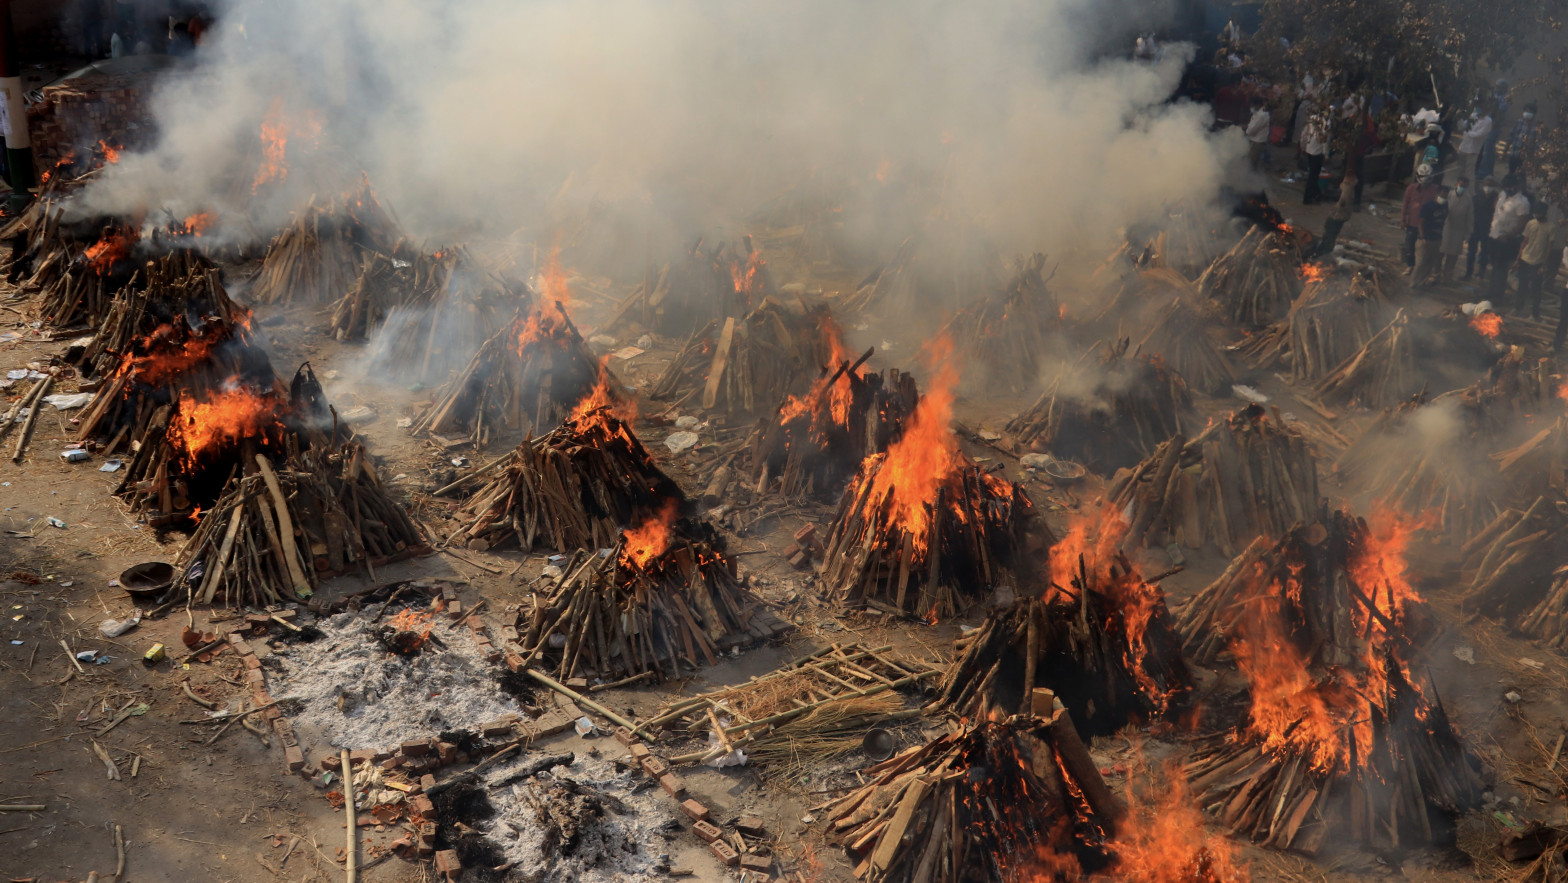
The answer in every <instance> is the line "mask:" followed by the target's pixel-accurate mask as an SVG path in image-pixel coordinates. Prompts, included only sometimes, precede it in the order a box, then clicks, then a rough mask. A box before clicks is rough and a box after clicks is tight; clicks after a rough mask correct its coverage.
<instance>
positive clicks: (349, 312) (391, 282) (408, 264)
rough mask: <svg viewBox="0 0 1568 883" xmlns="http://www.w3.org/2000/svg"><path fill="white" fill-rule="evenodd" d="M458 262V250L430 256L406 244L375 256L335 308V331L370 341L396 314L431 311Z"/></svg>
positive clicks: (336, 335)
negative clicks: (430, 308) (423, 310)
mask: <svg viewBox="0 0 1568 883" xmlns="http://www.w3.org/2000/svg"><path fill="white" fill-rule="evenodd" d="M457 260H458V251H457V249H448V250H446V251H440V252H436V253H435V254H433V255H427V254H425V253H423V252H421V251H419V250H418V249H415V248H413V247H411V246H409V245H408V244H407V243H402V242H400V243H398V244H396V245H394V246H393V247H392V249H391V251H390V252H389V253H387V254H382V253H381V252H371V253H369V255H368V256H367V257H366V259H365V261H364V265H363V266H362V267H361V268H360V271H359V278H358V279H356V280H354V284H353V286H352V287H350V288H349V289H348V291H347V292H346V293H345V294H344V295H343V296H342V297H341V298H339V299H338V302H337V304H336V305H334V306H333V308H332V320H331V325H330V326H329V333H330V334H331V335H332V336H333V337H334V338H336V339H338V340H364V339H365V338H367V337H369V336H370V334H371V333H373V332H374V331H375V329H377V328H379V327H380V326H381V323H382V322H383V321H385V320H386V318H387V315H388V314H389V313H391V312H392V311H393V310H396V309H399V308H402V309H421V308H428V307H429V306H430V305H432V304H433V303H435V302H436V300H437V299H438V298H440V297H441V295H442V294H443V293H445V292H446V290H447V286H448V285H449V284H450V280H451V276H452V273H453V270H454V268H455V266H456V264H457Z"/></svg>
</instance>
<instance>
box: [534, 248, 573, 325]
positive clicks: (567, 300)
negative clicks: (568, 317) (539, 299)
mask: <svg viewBox="0 0 1568 883" xmlns="http://www.w3.org/2000/svg"><path fill="white" fill-rule="evenodd" d="M539 289H540V291H541V292H542V293H543V299H544V302H545V303H547V304H556V305H558V306H559V307H560V309H561V312H562V314H567V313H568V312H569V311H568V309H567V308H568V307H570V306H571V304H572V289H571V286H569V285H567V284H566V271H565V270H564V269H562V268H561V244H560V243H556V244H555V246H554V247H552V248H551V249H550V259H549V260H548V261H546V262H545V265H544V269H543V270H540V271H539Z"/></svg>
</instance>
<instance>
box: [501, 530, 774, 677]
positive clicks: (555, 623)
mask: <svg viewBox="0 0 1568 883" xmlns="http://www.w3.org/2000/svg"><path fill="white" fill-rule="evenodd" d="M675 514H676V513H675V511H674V510H673V508H669V509H666V510H665V511H663V512H660V513H657V514H655V515H653V516H651V517H649V518H648V519H647V520H646V521H644V522H643V523H642V524H640V525H638V526H637V527H634V528H631V529H629V530H627V531H626V533H625V535H624V536H623V537H622V539H621V541H620V542H619V543H617V544H616V546H615V548H614V550H613V551H612V552H611V553H610V554H608V555H601V554H600V553H599V552H597V551H579V552H576V553H574V554H573V556H572V558H571V560H570V561H569V562H568V563H567V564H566V565H565V567H563V568H562V574H561V576H560V577H559V578H558V579H556V580H555V581H554V583H553V584H552V585H550V586H549V587H548V588H547V589H546V590H545V591H544V592H542V593H541V594H540V596H539V597H538V599H537V600H536V601H535V603H534V605H533V607H532V609H528V608H524V610H522V611H520V612H519V613H518V621H517V632H518V636H519V637H518V644H519V645H520V649H514V650H512V651H511V652H512V654H514V655H515V656H516V658H512V657H511V656H509V657H508V659H507V664H508V666H510V667H511V668H512V669H513V670H520V669H521V668H522V667H524V666H527V665H540V664H541V663H542V664H543V666H544V667H546V668H548V669H549V670H551V671H553V672H554V673H555V675H556V677H558V678H559V679H561V680H566V679H568V678H575V677H597V678H603V679H606V680H610V679H616V678H625V677H630V676H633V675H639V674H642V673H643V672H653V673H654V674H655V676H656V677H658V678H660V679H663V678H665V677H666V676H668V677H670V678H679V677H682V673H683V669H682V668H681V666H682V664H683V663H684V664H685V665H687V666H690V667H691V668H697V667H700V666H702V665H704V664H707V665H712V664H713V663H715V662H716V661H717V660H718V656H719V654H721V653H724V652H726V651H729V650H731V649H734V648H736V647H740V646H744V645H749V644H752V643H755V642H758V641H763V640H767V639H769V638H772V637H773V636H775V635H778V634H781V633H783V632H784V631H786V630H787V628H788V627H787V626H786V625H785V624H784V623H783V622H781V621H780V620H778V619H777V618H776V617H773V616H772V615H771V614H769V613H767V612H766V611H765V610H764V609H763V608H762V603H761V602H760V601H759V600H758V599H757V598H756V596H754V595H753V594H752V593H751V591H750V590H749V589H747V588H746V586H745V585H744V584H743V583H742V582H741V580H740V579H739V578H737V576H736V571H735V562H734V559H731V558H726V557H725V556H724V555H723V554H722V553H721V551H720V550H719V549H717V548H715V547H714V546H713V545H712V544H711V543H710V542H709V541H707V540H703V539H693V538H692V537H691V535H690V534H691V531H689V530H687V529H686V528H685V527H684V526H683V525H680V524H678V523H677V521H676V518H675Z"/></svg>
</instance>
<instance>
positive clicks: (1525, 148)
mask: <svg viewBox="0 0 1568 883" xmlns="http://www.w3.org/2000/svg"><path fill="white" fill-rule="evenodd" d="M1535 111H1536V107H1535V102H1533V101H1532V102H1531V103H1529V104H1526V105H1525V106H1524V112H1523V113H1521V114H1519V122H1517V123H1514V130H1513V132H1511V133H1509V135H1508V172H1509V174H1518V173H1519V170H1520V169H1521V168H1523V167H1524V164H1525V161H1526V160H1528V159H1529V158H1530V157H1531V155H1532V154H1533V153H1534V152H1535V139H1536V137H1537V136H1538V135H1539V132H1538V131H1537V127H1536V122H1535Z"/></svg>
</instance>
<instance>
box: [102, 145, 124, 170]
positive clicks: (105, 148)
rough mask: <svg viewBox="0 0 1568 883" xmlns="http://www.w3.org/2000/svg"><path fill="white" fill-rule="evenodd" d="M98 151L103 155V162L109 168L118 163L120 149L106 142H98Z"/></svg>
mask: <svg viewBox="0 0 1568 883" xmlns="http://www.w3.org/2000/svg"><path fill="white" fill-rule="evenodd" d="M98 151H99V152H100V153H102V154H103V161H104V162H105V163H108V164H109V165H111V166H112V165H114V164H115V163H117V162H119V161H120V148H118V147H116V146H114V145H113V144H110V143H109V142H107V141H103V140H100V141H99V142H98Z"/></svg>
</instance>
